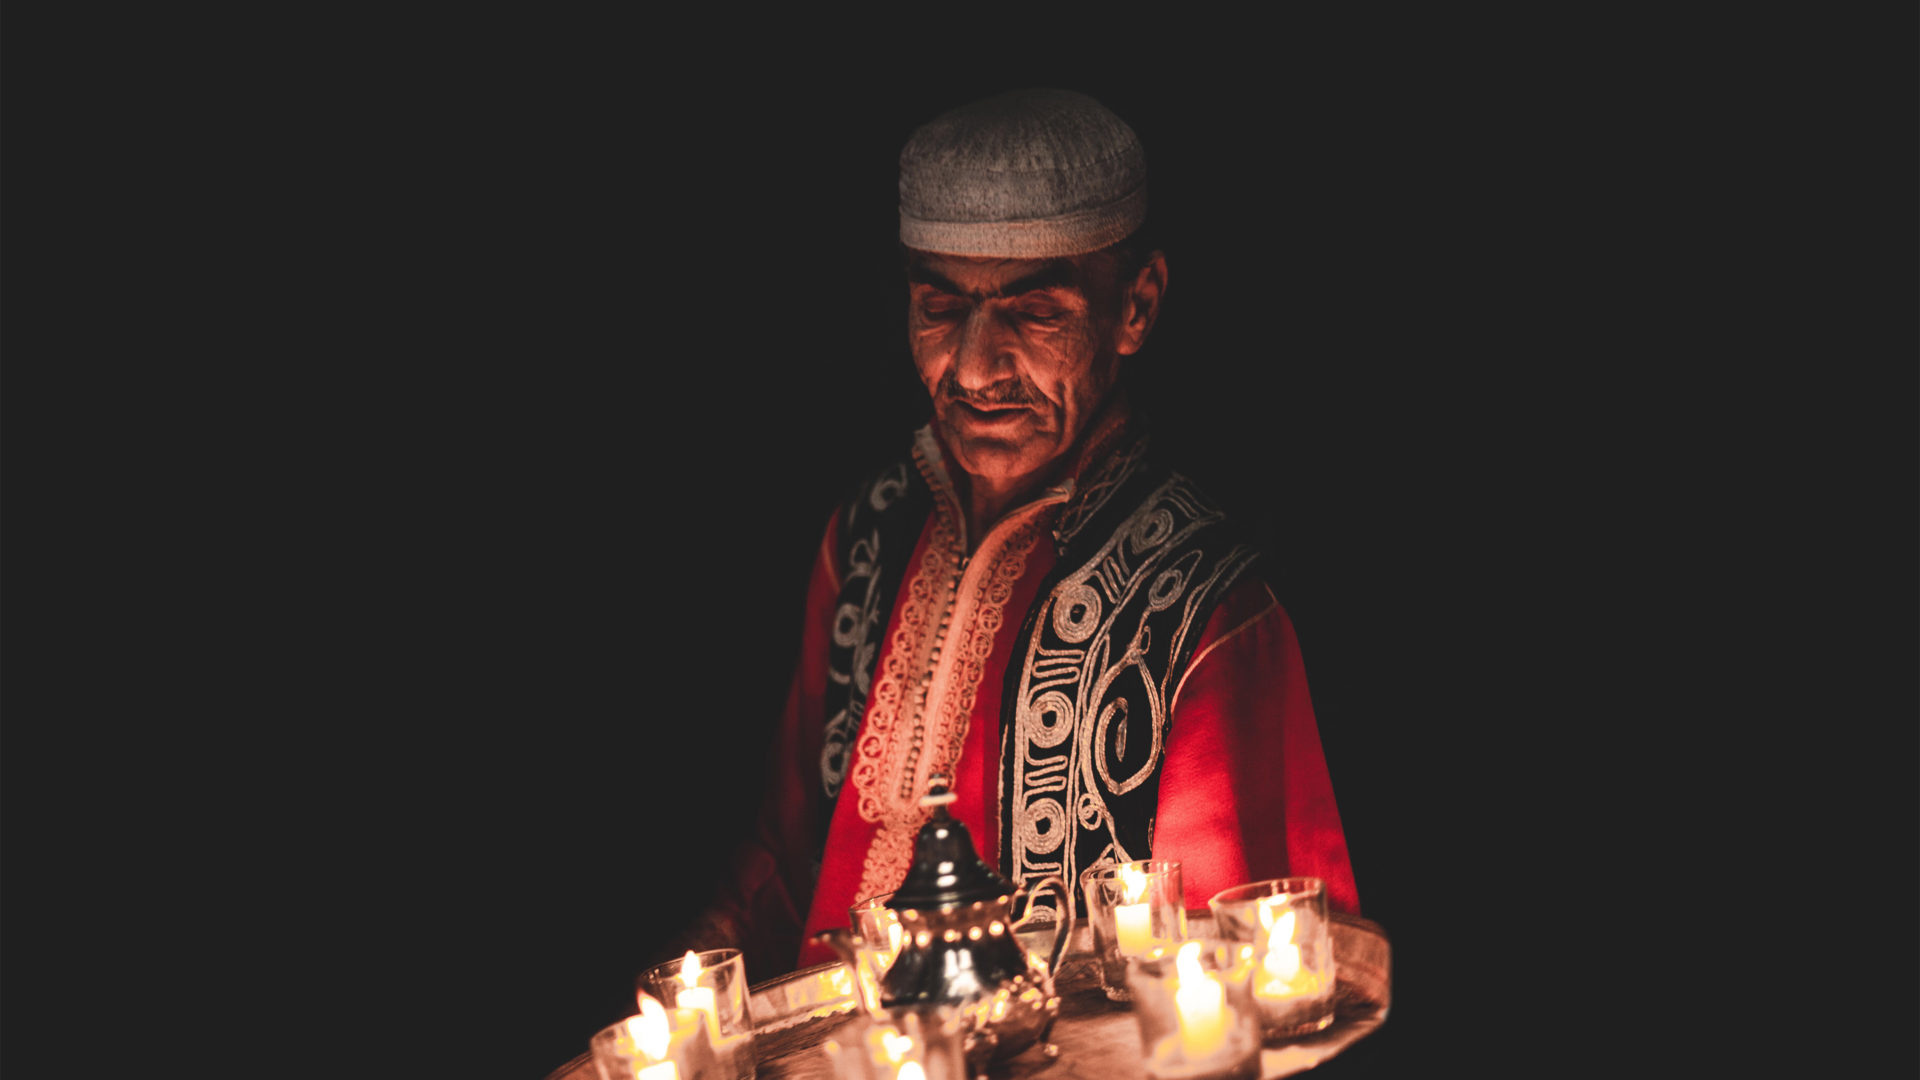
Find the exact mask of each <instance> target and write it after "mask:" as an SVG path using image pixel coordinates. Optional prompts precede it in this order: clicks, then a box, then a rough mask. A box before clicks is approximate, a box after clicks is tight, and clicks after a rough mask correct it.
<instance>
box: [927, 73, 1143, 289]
mask: <svg viewBox="0 0 1920 1080" xmlns="http://www.w3.org/2000/svg"><path fill="white" fill-rule="evenodd" d="M1146 217H1147V155H1146V152H1145V151H1144V150H1142V149H1141V147H1140V139H1139V137H1138V136H1136V135H1135V134H1134V133H1133V129H1132V128H1130V127H1128V126H1127V125H1126V122H1125V121H1123V120H1121V119H1120V118H1119V117H1118V116H1115V115H1114V114H1113V113H1111V112H1109V111H1108V110H1107V108H1106V106H1104V105H1101V104H1100V103H1099V102H1097V101H1095V100H1093V99H1092V98H1090V97H1088V96H1087V95H1085V94H1076V93H1074V92H1072V91H1070V90H1015V91H1013V92H1011V93H1006V94H1000V95H998V96H995V97H990V98H987V99H985V100H982V101H976V102H974V103H973V104H971V105H962V106H961V107H960V108H957V109H954V110H953V111H951V112H948V113H943V114H942V115H940V116H938V117H936V118H934V119H933V120H931V121H929V122H927V123H926V124H924V125H922V126H921V127H920V128H919V129H917V130H916V131H914V133H913V135H912V137H910V138H909V139H908V140H907V145H906V148H905V149H903V150H901V151H900V242H901V243H903V244H905V245H907V246H908V247H910V248H917V249H919V250H921V251H933V252H939V253H941V254H945V255H988V256H996V257H1000V258H1009V259H1050V258H1055V257H1057V256H1062V255H1079V254H1082V253H1084V252H1088V251H1096V250H1098V249H1100V248H1103V247H1106V246H1107V245H1108V244H1111V243H1114V242H1115V241H1118V240H1123V239H1125V238H1126V237H1127V235H1128V234H1129V233H1131V232H1133V230H1135V229H1137V228H1139V227H1140V223H1141V222H1142V221H1145V220H1146Z"/></svg>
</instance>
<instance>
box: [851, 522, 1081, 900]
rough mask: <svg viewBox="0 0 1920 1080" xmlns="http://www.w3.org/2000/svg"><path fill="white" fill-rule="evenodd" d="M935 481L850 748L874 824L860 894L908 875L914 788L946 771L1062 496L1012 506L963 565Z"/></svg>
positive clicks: (918, 791)
mask: <svg viewBox="0 0 1920 1080" xmlns="http://www.w3.org/2000/svg"><path fill="white" fill-rule="evenodd" d="M936 490H937V491H938V492H939V493H940V494H941V495H942V496H943V497H946V498H944V499H943V501H942V502H941V503H940V504H939V508H938V510H937V511H936V513H937V518H936V520H935V522H934V531H933V534H932V535H931V536H930V537H929V538H928V543H927V552H926V555H925V556H924V557H923V558H922V559H921V560H920V565H919V568H918V572H917V573H916V574H915V575H914V578H913V580H912V581H911V582H910V583H909V584H908V588H907V591H906V597H905V600H904V606H903V607H902V608H901V612H900V621H899V625H898V627H897V629H896V631H895V633H894V634H893V636H892V638H891V640H890V641H889V642H888V650H887V658H886V660H885V662H884V663H883V664H882V665H881V668H882V670H881V675H880V678H879V679H878V680H877V681H876V682H875V684H874V692H873V697H872V698H871V699H870V700H869V702H868V706H867V718H866V724H865V726H864V727H863V729H862V731H861V735H860V738H859V741H858V744H857V746H856V747H855V752H854V756H855V764H854V766H853V776H854V780H855V785H856V787H857V788H858V789H859V792H860V797H859V801H858V807H859V813H860V817H861V818H862V819H863V820H865V821H869V822H873V823H875V824H878V825H879V826H880V828H879V830H878V831H877V833H876V834H875V836H874V840H873V844H872V845H871V846H870V847H869V848H868V850H867V855H866V858H865V859H864V860H863V862H862V866H861V882H860V890H859V895H861V896H871V895H874V894H876V893H882V892H886V891H888V890H889V889H893V888H895V887H897V886H898V885H899V883H900V881H901V879H902V878H904V877H905V876H906V872H907V867H908V864H909V863H910V862H911V861H912V858H913V838H914V834H915V833H916V832H917V831H918V829H919V828H920V826H921V824H923V823H924V821H925V818H926V811H925V810H923V809H922V808H921V806H920V796H922V795H924V794H926V787H927V780H928V777H929V776H931V775H932V774H933V773H936V772H945V773H948V774H949V775H951V774H952V772H953V769H954V767H955V765H957V763H958V762H959V760H960V754H961V750H962V749H963V747H964V746H965V745H966V739H967V730H968V727H969V726H970V722H971V720H972V716H973V705H974V700H975V699H976V697H977V696H978V694H979V688H980V681H981V679H982V678H984V677H985V675H986V670H987V662H988V659H989V658H990V657H991V656H992V653H993V642H994V637H995V636H996V635H997V634H998V632H999V630H1000V627H1001V625H1002V623H1003V622H1004V621H1005V618H1006V606H1007V601H1008V600H1009V599H1011V598H1012V596H1013V588H1014V585H1015V583H1017V582H1018V581H1019V579H1020V575H1021V574H1023V573H1025V572H1026V567H1027V556H1028V555H1029V554H1030V553H1031V552H1032V550H1033V547H1034V545H1035V544H1036V543H1037V542H1038V541H1039V538H1040V535H1041V529H1040V524H1041V520H1042V518H1043V517H1044V515H1043V513H1042V511H1044V510H1045V509H1046V508H1048V507H1050V506H1053V505H1055V504H1057V503H1059V502H1061V501H1063V500H1064V498H1065V495H1064V494H1056V493H1050V494H1049V495H1048V496H1046V497H1044V498H1042V499H1040V500H1037V501H1036V502H1033V503H1030V504H1028V505H1027V506H1025V507H1022V508H1021V509H1020V510H1018V511H1015V512H1014V513H1013V514H1011V515H1009V516H1008V517H1007V518H1006V519H1005V520H1003V521H1002V522H1001V523H1000V524H999V525H998V526H996V527H995V528H994V529H993V530H992V531H991V532H990V533H989V534H988V536H987V538H986V540H985V542H983V543H982V544H981V548H980V551H979V552H978V553H977V554H976V555H975V556H974V558H973V560H972V561H971V563H970V564H968V563H965V562H963V561H962V559H961V550H962V545H961V541H960V536H959V528H958V527H957V524H956V523H957V520H958V510H957V508H956V507H954V506H953V504H952V503H951V501H950V496H949V495H948V492H947V491H946V490H945V489H944V488H943V487H941V488H936ZM937 613H938V614H937ZM916 675H917V676H918V679H919V683H918V685H917V687H916V686H912V685H911V680H912V679H913V678H914V677H915V676H916Z"/></svg>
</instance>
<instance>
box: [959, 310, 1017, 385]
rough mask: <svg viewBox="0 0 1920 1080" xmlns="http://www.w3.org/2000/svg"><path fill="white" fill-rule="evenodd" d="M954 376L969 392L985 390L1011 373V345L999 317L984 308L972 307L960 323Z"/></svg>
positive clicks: (1003, 322)
mask: <svg viewBox="0 0 1920 1080" xmlns="http://www.w3.org/2000/svg"><path fill="white" fill-rule="evenodd" d="M953 368H954V375H955V376H956V377H957V378H958V379H959V381H960V385H961V386H962V387H964V388H966V389H968V390H984V389H985V388H987V387H989V386H992V385H993V384H995V383H997V382H1000V381H1001V380H1003V379H1005V378H1006V377H1007V376H1008V375H1009V374H1011V373H1012V372H1013V369H1014V368H1013V343H1012V340H1011V337H1010V332H1009V330H1008V328H1007V326H1006V323H1005V320H1003V319H1002V318H1001V317H1000V316H999V315H998V314H996V313H995V312H993V311H992V310H990V309H989V308H988V307H987V305H984V304H982V305H980V306H978V307H975V308H974V309H973V310H972V311H970V312H968V313H967V318H966V321H965V322H963V323H961V324H960V340H959V341H958V342H957V343H956V344H955V347H954V357H953Z"/></svg>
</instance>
